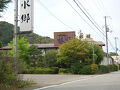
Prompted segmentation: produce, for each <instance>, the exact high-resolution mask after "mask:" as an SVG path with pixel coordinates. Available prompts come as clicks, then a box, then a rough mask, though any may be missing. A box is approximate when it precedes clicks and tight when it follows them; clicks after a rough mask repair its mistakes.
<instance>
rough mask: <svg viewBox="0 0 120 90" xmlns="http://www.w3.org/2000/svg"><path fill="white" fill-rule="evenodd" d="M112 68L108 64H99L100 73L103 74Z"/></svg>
mask: <svg viewBox="0 0 120 90" xmlns="http://www.w3.org/2000/svg"><path fill="white" fill-rule="evenodd" d="M109 72H110V69H109V67H108V66H104V65H99V73H101V74H103V73H109Z"/></svg>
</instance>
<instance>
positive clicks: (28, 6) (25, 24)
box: [20, 0, 33, 32]
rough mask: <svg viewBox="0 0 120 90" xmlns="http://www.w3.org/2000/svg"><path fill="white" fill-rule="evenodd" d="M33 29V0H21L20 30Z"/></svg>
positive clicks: (29, 30) (30, 30)
mask: <svg viewBox="0 0 120 90" xmlns="http://www.w3.org/2000/svg"><path fill="white" fill-rule="evenodd" d="M32 31H33V0H20V32H32Z"/></svg>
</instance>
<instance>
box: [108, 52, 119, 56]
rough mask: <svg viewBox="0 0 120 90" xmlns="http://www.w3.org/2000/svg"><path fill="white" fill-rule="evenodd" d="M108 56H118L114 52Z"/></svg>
mask: <svg viewBox="0 0 120 90" xmlns="http://www.w3.org/2000/svg"><path fill="white" fill-rule="evenodd" d="M109 55H110V56H118V54H116V53H115V52H110V53H109Z"/></svg>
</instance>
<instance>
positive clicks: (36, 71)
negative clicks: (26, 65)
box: [24, 67, 59, 74]
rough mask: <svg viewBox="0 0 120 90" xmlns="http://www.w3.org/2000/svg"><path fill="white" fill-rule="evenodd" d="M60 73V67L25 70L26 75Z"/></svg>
mask: <svg viewBox="0 0 120 90" xmlns="http://www.w3.org/2000/svg"><path fill="white" fill-rule="evenodd" d="M58 71H59V68H58V67H52V68H30V69H25V70H24V74H57V73H58Z"/></svg>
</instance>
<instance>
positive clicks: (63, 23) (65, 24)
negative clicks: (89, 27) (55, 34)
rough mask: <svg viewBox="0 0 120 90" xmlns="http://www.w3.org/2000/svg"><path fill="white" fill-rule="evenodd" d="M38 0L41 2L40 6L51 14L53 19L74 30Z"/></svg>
mask: <svg viewBox="0 0 120 90" xmlns="http://www.w3.org/2000/svg"><path fill="white" fill-rule="evenodd" d="M39 2H40V4H41V6H42V7H43V8H44V9H46V10H47V11H48V12H49V14H50V15H51V16H53V17H54V18H55V19H57V20H58V21H59V22H60V23H62V24H63V25H65V26H66V27H68V28H70V29H72V30H74V29H73V28H72V27H70V26H68V25H67V24H65V23H64V22H63V21H62V20H60V19H59V18H58V17H57V16H55V15H54V14H53V13H52V12H51V11H50V10H49V9H48V8H47V7H46V6H45V5H44V4H43V3H42V2H41V1H39Z"/></svg>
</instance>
